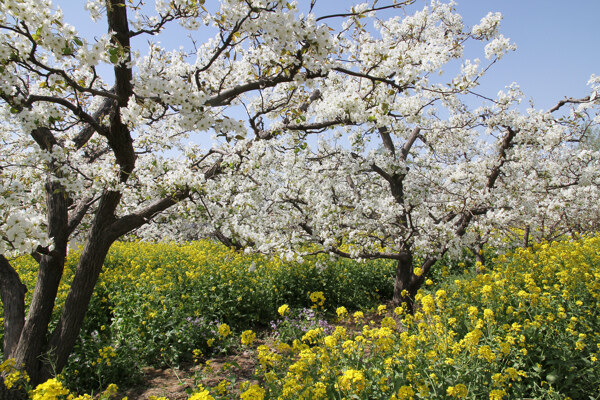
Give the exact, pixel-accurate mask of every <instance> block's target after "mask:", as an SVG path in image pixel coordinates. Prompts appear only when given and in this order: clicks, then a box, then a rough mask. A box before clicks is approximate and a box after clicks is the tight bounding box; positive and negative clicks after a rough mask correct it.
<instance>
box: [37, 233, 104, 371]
mask: <svg viewBox="0 0 600 400" xmlns="http://www.w3.org/2000/svg"><path fill="white" fill-rule="evenodd" d="M112 243H113V240H110V239H108V238H107V237H105V236H104V235H91V236H90V238H89V239H88V240H87V242H86V245H85V247H84V249H83V252H82V253H81V257H80V259H79V263H78V264H77V270H76V272H75V276H74V278H73V282H72V283H71V289H70V290H69V294H68V295H67V299H66V300H65V305H64V308H63V311H62V314H61V317H60V320H59V321H58V324H57V326H56V328H55V329H54V331H53V332H52V335H51V338H50V342H49V344H48V349H49V354H50V359H49V362H46V363H45V364H44V365H43V366H42V369H41V371H40V378H41V380H40V381H41V382H43V381H45V380H47V379H49V378H51V377H52V376H54V374H55V373H58V372H60V371H61V370H62V369H63V368H64V367H65V366H66V364H67V361H68V358H69V355H70V354H71V351H72V350H73V347H74V346H75V342H76V341H77V337H78V336H79V331H80V330H81V326H82V324H83V320H84V318H85V313H86V311H87V308H88V305H89V302H90V300H91V298H92V295H93V293H94V287H95V286H96V283H97V281H98V278H99V276H100V272H101V271H102V266H103V264H104V260H105V259H106V255H107V253H108V250H109V249H110V246H111V244H112Z"/></svg>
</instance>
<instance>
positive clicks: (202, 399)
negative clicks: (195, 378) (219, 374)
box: [188, 386, 215, 400]
mask: <svg viewBox="0 0 600 400" xmlns="http://www.w3.org/2000/svg"><path fill="white" fill-rule="evenodd" d="M198 389H199V391H198V392H196V393H194V394H192V395H191V396H190V397H189V399H188V400H215V398H214V397H212V396H211V395H210V392H209V391H208V390H206V389H204V388H203V387H202V386H200V387H199V388H198Z"/></svg>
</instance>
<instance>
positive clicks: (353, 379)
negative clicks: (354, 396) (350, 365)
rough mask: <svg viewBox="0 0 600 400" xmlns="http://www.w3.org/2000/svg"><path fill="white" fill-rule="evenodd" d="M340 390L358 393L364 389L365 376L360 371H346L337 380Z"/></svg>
mask: <svg viewBox="0 0 600 400" xmlns="http://www.w3.org/2000/svg"><path fill="white" fill-rule="evenodd" d="M338 384H339V387H340V389H342V390H343V391H346V392H349V393H360V392H362V391H363V390H364V389H365V384H366V382H365V375H364V374H363V373H362V371H359V370H356V369H348V370H346V371H345V372H344V374H343V375H342V376H340V377H339V378H338Z"/></svg>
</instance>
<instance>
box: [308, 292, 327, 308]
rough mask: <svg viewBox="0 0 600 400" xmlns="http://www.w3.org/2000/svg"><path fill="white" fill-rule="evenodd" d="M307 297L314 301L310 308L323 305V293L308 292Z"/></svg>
mask: <svg viewBox="0 0 600 400" xmlns="http://www.w3.org/2000/svg"><path fill="white" fill-rule="evenodd" d="M309 297H310V301H312V302H313V303H314V304H313V306H312V308H317V307H323V305H324V304H325V295H323V292H313V293H310V295H309Z"/></svg>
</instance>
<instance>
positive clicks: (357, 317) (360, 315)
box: [353, 311, 365, 322]
mask: <svg viewBox="0 0 600 400" xmlns="http://www.w3.org/2000/svg"><path fill="white" fill-rule="evenodd" d="M353 316H354V321H356V322H359V321H362V320H363V319H364V318H365V314H363V312H362V311H356V312H355V313H354V314H353Z"/></svg>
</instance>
